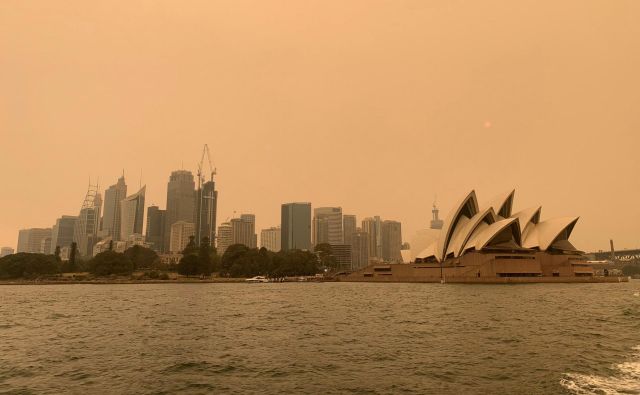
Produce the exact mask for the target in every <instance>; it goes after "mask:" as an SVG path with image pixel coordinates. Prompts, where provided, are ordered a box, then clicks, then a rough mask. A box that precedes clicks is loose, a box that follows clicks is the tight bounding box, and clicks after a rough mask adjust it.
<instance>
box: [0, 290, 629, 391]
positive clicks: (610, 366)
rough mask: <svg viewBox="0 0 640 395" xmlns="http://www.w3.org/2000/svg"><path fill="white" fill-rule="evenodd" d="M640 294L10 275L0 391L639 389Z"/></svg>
mask: <svg viewBox="0 0 640 395" xmlns="http://www.w3.org/2000/svg"><path fill="white" fill-rule="evenodd" d="M639 292H640V281H632V282H630V283H626V284H625V283H623V284H531V285H453V284H447V285H444V286H443V285H440V284H367V283H364V284H359V283H355V284H349V283H320V284H302V283H290V284H167V285H164V284H144V285H52V286H0V393H25V394H28V393H52V394H57V393H78V394H80V393H83V394H84V393H92V394H96V393H98V394H99V393H177V392H181V393H194V394H195V393H271V394H279V393H314V394H315V393H357V394H359V393H371V394H376V393H406V394H424V393H437V394H447V393H450V394H474V393H510V394H514V393H521V394H536V393H551V394H556V393H567V394H572V393H576V394H591V393H595V394H608V393H614V394H615V393H625V394H628V393H632V394H640V295H639Z"/></svg>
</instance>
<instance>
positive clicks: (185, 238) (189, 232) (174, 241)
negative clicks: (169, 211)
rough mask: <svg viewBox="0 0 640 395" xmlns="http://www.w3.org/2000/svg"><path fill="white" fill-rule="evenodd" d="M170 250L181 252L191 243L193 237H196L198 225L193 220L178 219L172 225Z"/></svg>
mask: <svg viewBox="0 0 640 395" xmlns="http://www.w3.org/2000/svg"><path fill="white" fill-rule="evenodd" d="M170 232H171V233H170V242H169V252H171V253H172V254H176V253H180V252H182V250H184V248H185V247H186V246H187V244H189V240H190V238H191V237H195V234H196V225H195V224H194V223H193V222H186V221H178V222H175V223H173V224H172V225H171V230H170Z"/></svg>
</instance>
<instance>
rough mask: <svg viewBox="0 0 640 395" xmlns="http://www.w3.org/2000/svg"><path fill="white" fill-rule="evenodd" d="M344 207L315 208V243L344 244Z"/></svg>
mask: <svg viewBox="0 0 640 395" xmlns="http://www.w3.org/2000/svg"><path fill="white" fill-rule="evenodd" d="M342 240H343V238H342V208H340V207H318V208H316V209H314V210H313V244H314V245H318V244H323V243H328V244H331V245H339V244H342Z"/></svg>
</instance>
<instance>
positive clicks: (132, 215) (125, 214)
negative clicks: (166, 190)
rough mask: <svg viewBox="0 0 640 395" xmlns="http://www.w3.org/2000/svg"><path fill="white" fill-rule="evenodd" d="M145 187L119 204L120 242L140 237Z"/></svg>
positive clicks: (142, 223)
mask: <svg viewBox="0 0 640 395" xmlns="http://www.w3.org/2000/svg"><path fill="white" fill-rule="evenodd" d="M146 189H147V187H146V186H143V187H142V188H140V190H139V191H138V192H136V193H135V194H133V195H131V196H127V197H126V198H124V199H123V200H122V201H121V202H120V213H121V215H122V218H121V220H120V240H125V241H126V240H129V237H130V236H131V235H134V234H136V235H142V227H143V225H144V197H145V193H146Z"/></svg>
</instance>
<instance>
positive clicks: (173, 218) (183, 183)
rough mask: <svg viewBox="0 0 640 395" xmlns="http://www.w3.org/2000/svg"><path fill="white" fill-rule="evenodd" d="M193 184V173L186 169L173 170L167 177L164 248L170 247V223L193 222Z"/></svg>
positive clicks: (194, 195) (194, 208)
mask: <svg viewBox="0 0 640 395" xmlns="http://www.w3.org/2000/svg"><path fill="white" fill-rule="evenodd" d="M195 185H196V184H195V181H194V179H193V174H192V173H191V172H190V171H187V170H176V171H173V172H172V173H171V176H170V177H169V183H168V184H167V210H166V211H167V212H166V214H165V234H164V247H165V250H166V248H167V247H170V239H171V225H173V224H175V223H176V222H178V221H184V222H189V223H194V224H195V220H196V217H195V211H196V206H195V203H196V191H195ZM194 226H195V225H194ZM194 236H195V234H194Z"/></svg>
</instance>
